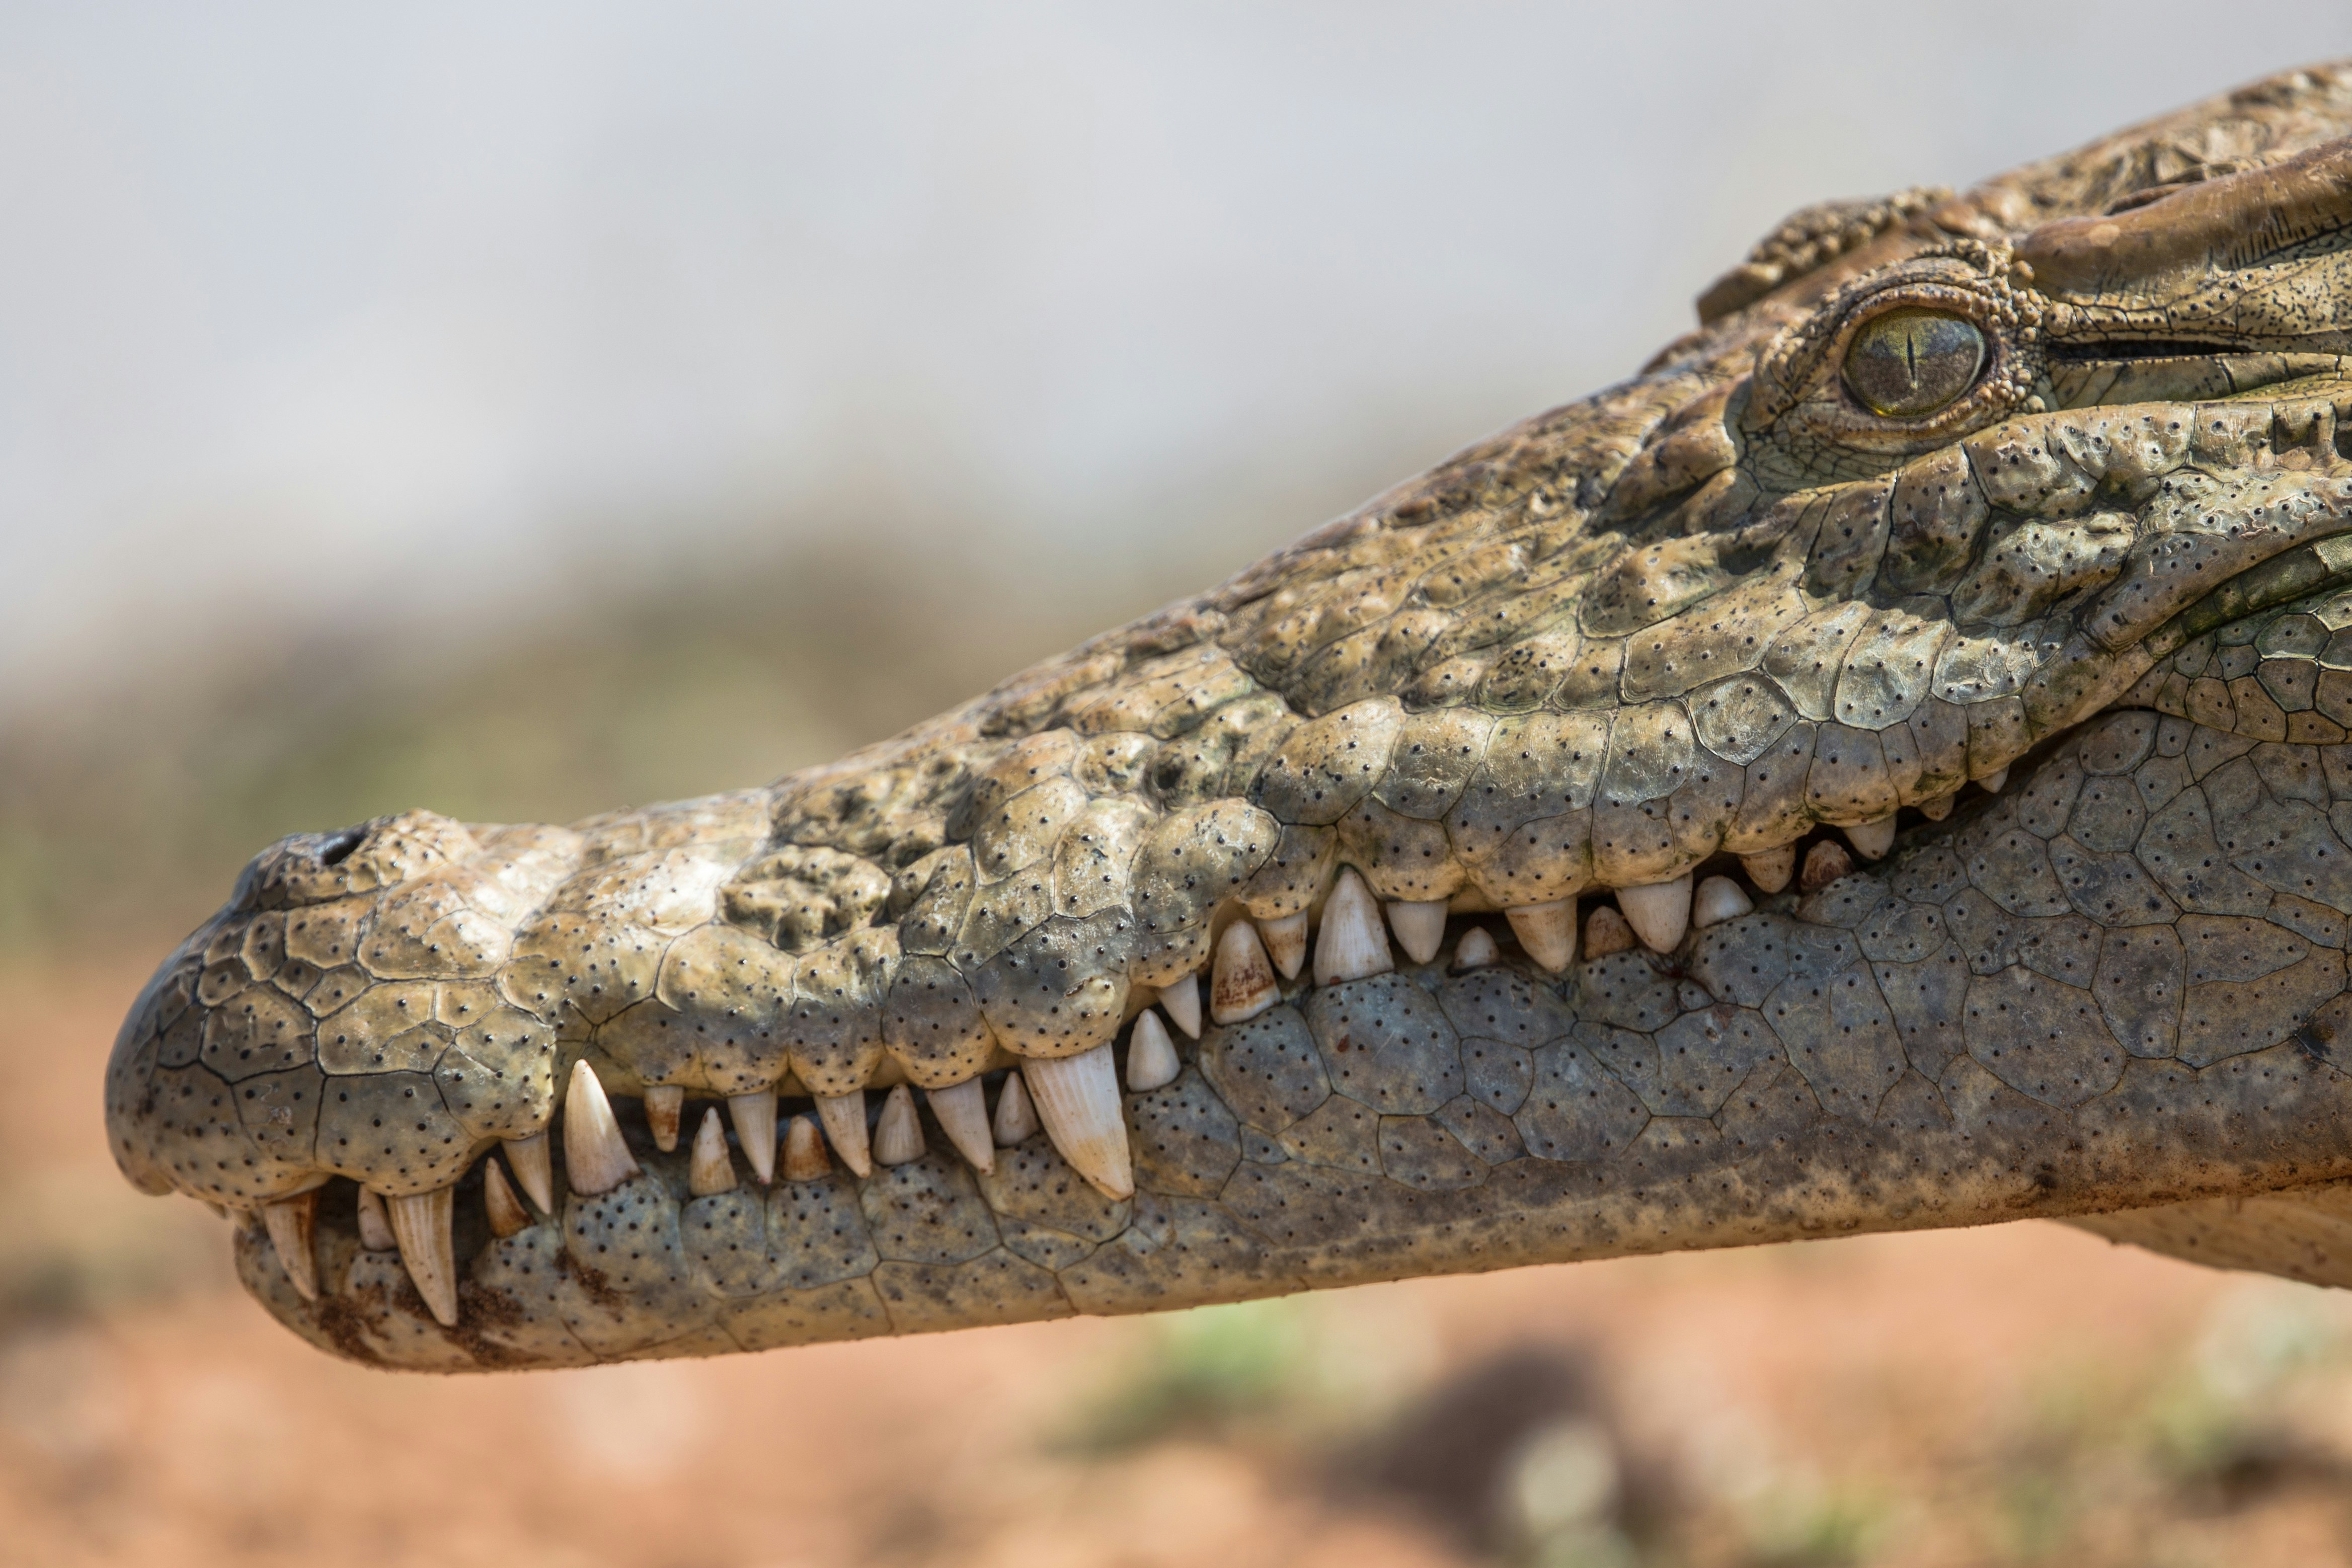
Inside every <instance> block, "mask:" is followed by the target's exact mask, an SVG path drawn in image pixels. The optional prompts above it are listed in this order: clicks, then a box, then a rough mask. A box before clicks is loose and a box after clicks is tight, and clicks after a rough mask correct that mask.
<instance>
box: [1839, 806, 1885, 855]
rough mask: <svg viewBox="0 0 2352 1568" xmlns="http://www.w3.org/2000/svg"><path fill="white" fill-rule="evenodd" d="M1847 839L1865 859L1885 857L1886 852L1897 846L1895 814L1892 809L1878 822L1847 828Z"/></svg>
mask: <svg viewBox="0 0 2352 1568" xmlns="http://www.w3.org/2000/svg"><path fill="white" fill-rule="evenodd" d="M1845 841H1846V842H1847V843H1848V844H1851V845H1853V847H1854V850H1855V852H1856V853H1858V854H1859V855H1861V857H1862V858H1864V859H1865V860H1878V859H1883V858H1885V855H1886V852H1887V851H1888V850H1889V849H1892V848H1894V847H1895V814H1894V813H1893V812H1891V811H1890V812H1888V813H1887V814H1886V815H1885V816H1882V817H1880V818H1879V819H1878V820H1877V821H1876V822H1864V823H1860V824H1857V825H1856V826H1853V827H1849V828H1847V829H1846V830H1845Z"/></svg>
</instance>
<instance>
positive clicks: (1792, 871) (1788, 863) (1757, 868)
mask: <svg viewBox="0 0 2352 1568" xmlns="http://www.w3.org/2000/svg"><path fill="white" fill-rule="evenodd" d="M1739 868H1740V869H1741V870H1743V871H1745V872H1747V873H1748V880H1749V881H1751V882H1753V883H1755V884H1756V890H1757V891H1758V892H1759V893H1777V892H1779V891H1780V889H1783V888H1785V887H1787V886H1788V885H1789V879H1790V878H1791V877H1793V876H1795V875H1796V874H1797V847H1796V846H1795V845H1794V844H1783V845H1781V846H1780V847H1779V848H1778V849H1764V850H1759V851H1758V852H1757V853H1756V854H1753V855H1742V856H1741V857H1740V858H1739Z"/></svg>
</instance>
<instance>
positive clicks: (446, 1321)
mask: <svg viewBox="0 0 2352 1568" xmlns="http://www.w3.org/2000/svg"><path fill="white" fill-rule="evenodd" d="M611 1114H612V1111H611V1109H610V1108H609V1107H608V1108H606V1110H605V1115H606V1116H608V1117H609V1116H610V1115H611ZM571 1152H572V1150H571V1146H570V1145H569V1144H566V1145H565V1147H564V1156H565V1158H567V1159H569V1158H570V1157H571ZM456 1200H457V1188H455V1187H436V1188H434V1189H433V1190H432V1191H431V1192H429V1193H411V1194H409V1195H408V1196H406V1197H404V1198H386V1199H385V1200H384V1206H385V1207H386V1208H387V1209H389V1210H390V1211H391V1214H392V1234H393V1237H394V1240H396V1241H398V1242H399V1243H400V1261H401V1262H402V1263H403V1264H404V1265H405V1266H406V1267H407V1269H408V1279H409V1283H411V1284H413V1285H415V1287H416V1293H417V1294H418V1295H419V1296H422V1297H424V1298H425V1309H426V1310H428V1311H430V1312H431V1313H432V1314H433V1321H435V1322H436V1323H439V1324H440V1325H441V1326H442V1327H443V1328H445V1329H454V1328H456V1327H457V1243H456V1241H455V1240H454V1239H453V1238H452V1237H451V1236H450V1234H449V1222H450V1220H451V1218H452V1217H454V1215H456V1212H457V1203H456Z"/></svg>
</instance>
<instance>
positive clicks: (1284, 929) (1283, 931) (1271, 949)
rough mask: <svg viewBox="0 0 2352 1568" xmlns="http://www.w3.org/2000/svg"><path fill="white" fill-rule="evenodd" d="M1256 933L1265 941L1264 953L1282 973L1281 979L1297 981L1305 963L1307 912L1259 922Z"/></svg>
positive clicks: (1303, 911)
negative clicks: (1300, 969)
mask: <svg viewBox="0 0 2352 1568" xmlns="http://www.w3.org/2000/svg"><path fill="white" fill-rule="evenodd" d="M1257 931H1258V935H1259V936H1261V937H1263V938H1265V951H1266V952H1267V953H1268V954H1269V955H1270V956H1271V957H1272V958H1273V959H1274V966H1275V967H1276V969H1279V970H1280V971H1282V977H1283V978H1284V979H1285V980H1296V979H1297V978H1298V971H1299V968H1300V966H1301V965H1303V964H1304V963H1306V962H1307V911H1306V910H1298V911H1297V913H1295V914H1287V915H1285V916H1283V917H1282V918H1281V919H1280V920H1272V921H1258V922H1257Z"/></svg>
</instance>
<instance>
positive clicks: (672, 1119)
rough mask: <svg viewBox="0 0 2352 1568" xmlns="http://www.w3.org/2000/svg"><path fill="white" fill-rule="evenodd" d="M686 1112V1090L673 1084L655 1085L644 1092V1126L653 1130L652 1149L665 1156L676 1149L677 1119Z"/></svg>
mask: <svg viewBox="0 0 2352 1568" xmlns="http://www.w3.org/2000/svg"><path fill="white" fill-rule="evenodd" d="M685 1110H686V1090H684V1089H680V1088H679V1087H678V1086H677V1085H676V1084H674V1083H657V1084H656V1085H654V1086H653V1087H652V1088H651V1089H647V1090H646V1126H648V1127H650V1128H652V1129H653V1132H654V1147H655V1148H656V1149H658V1150H660V1151H661V1152H663V1153H665V1154H667V1153H668V1152H671V1151H672V1150H674V1149H676V1148H677V1124H678V1119H679V1117H680V1115H681V1113H683V1112H684V1111H685Z"/></svg>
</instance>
